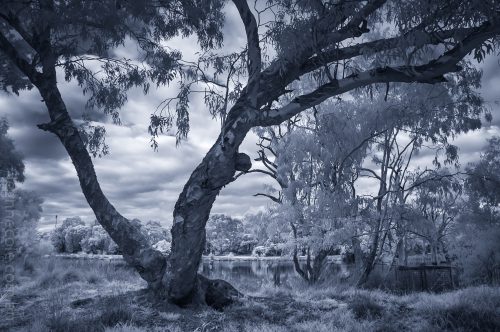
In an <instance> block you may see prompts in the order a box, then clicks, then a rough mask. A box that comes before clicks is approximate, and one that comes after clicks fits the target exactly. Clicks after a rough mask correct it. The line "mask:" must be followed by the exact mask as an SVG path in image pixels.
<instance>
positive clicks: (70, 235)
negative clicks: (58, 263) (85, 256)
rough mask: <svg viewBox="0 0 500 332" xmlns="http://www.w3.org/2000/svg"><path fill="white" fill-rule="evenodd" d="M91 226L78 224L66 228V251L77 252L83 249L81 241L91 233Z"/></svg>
mask: <svg viewBox="0 0 500 332" xmlns="http://www.w3.org/2000/svg"><path fill="white" fill-rule="evenodd" d="M90 231H91V230H90V227H88V226H85V225H76V226H74V227H70V228H68V229H67V230H66V232H65V234H64V246H65V251H66V252H68V253H75V252H79V251H82V246H81V244H80V242H81V241H82V240H83V239H84V238H85V237H87V236H88V233H90Z"/></svg>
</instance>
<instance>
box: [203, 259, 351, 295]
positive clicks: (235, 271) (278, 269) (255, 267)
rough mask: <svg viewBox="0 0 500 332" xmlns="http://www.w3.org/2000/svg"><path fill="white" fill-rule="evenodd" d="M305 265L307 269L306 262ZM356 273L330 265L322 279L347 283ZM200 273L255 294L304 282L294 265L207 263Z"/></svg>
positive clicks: (242, 262) (273, 263) (256, 261)
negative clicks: (262, 288)
mask: <svg viewBox="0 0 500 332" xmlns="http://www.w3.org/2000/svg"><path fill="white" fill-rule="evenodd" d="M301 264H304V265H305V262H302V263H301ZM352 269H353V266H352V265H347V264H344V263H333V262H328V263H327V264H326V266H325V268H324V271H323V273H322V278H323V279H324V281H326V282H327V283H328V282H331V283H339V282H345V281H346V280H347V279H348V276H349V275H350V274H351V273H352ZM200 272H201V273H202V274H203V275H205V276H207V277H209V278H213V279H224V280H226V281H229V282H231V283H232V284H234V285H244V286H245V287H248V288H250V289H253V288H255V290H257V289H259V288H260V286H261V285H262V284H274V285H280V286H287V285H292V284H293V283H294V282H298V281H300V280H301V277H300V276H299V275H298V273H297V272H296V271H295V268H294V266H293V262H292V261H273V260H254V261H237V260H235V261H217V260H203V263H202V266H200Z"/></svg>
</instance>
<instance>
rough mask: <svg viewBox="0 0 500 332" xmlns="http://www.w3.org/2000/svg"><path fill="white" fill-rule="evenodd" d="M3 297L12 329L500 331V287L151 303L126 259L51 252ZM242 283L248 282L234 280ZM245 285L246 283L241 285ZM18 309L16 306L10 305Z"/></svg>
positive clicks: (348, 290)
mask: <svg viewBox="0 0 500 332" xmlns="http://www.w3.org/2000/svg"><path fill="white" fill-rule="evenodd" d="M16 281H17V285H16V286H15V287H13V288H12V289H9V290H8V291H5V290H4V292H3V295H2V296H1V297H0V317H2V319H1V320H0V330H8V331H33V332H38V331H72V332H83V331H116V332H118V331H121V332H126V331H172V332H179V331H226V332H230V331H231V332H233V331H246V332H254V331H255V332H270V331H273V332H275V331H277V332H281V331H283V332H285V331H297V332H299V331H304V332H305V331H315V332H323V331H325V332H326V331H328V332H330V331H402V330H407V331H447V330H448V331H495V330H498V329H500V288H499V287H485V286H483V287H471V288H466V289H461V290H456V291H453V292H448V293H442V294H429V293H413V294H408V295H395V294H391V293H387V292H383V291H379V290H360V289H355V288H352V287H347V286H345V287H340V286H331V285H325V284H322V285H316V286H308V285H306V284H304V283H297V284H294V285H293V287H292V288H290V287H287V288H284V287H275V286H273V285H271V284H264V285H263V286H262V287H260V289H259V290H257V291H255V292H252V293H246V295H247V296H246V297H245V298H242V299H240V300H239V301H238V302H237V303H235V304H233V305H232V306H230V307H228V308H227V309H226V310H225V311H224V312H217V311H214V310H212V309H210V308H198V309H194V308H188V309H180V308H178V307H176V306H172V305H168V304H165V303H163V302H162V303H157V302H155V301H153V300H152V299H151V297H150V295H149V294H148V293H146V292H145V291H144V288H145V286H146V285H145V283H144V281H143V280H142V279H140V278H139V276H138V275H137V273H136V272H135V271H133V270H132V269H130V268H128V267H127V266H120V265H115V264H109V263H107V262H105V261H99V260H61V259H49V260H45V261H41V260H38V261H35V262H31V263H29V262H28V263H26V264H24V266H20V267H19V268H18V270H17V271H16ZM235 286H236V287H240V286H241V285H235ZM240 289H241V288H240ZM9 308H15V310H13V311H12V310H9Z"/></svg>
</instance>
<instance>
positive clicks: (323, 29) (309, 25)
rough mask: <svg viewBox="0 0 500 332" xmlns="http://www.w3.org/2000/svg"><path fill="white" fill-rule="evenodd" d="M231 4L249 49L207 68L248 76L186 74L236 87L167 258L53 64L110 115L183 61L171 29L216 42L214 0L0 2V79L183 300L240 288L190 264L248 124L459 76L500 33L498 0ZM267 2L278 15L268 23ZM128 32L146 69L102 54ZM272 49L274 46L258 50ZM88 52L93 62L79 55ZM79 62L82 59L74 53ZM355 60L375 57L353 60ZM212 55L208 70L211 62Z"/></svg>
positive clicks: (144, 267) (134, 248) (105, 213)
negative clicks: (85, 127)
mask: <svg viewBox="0 0 500 332" xmlns="http://www.w3.org/2000/svg"><path fill="white" fill-rule="evenodd" d="M232 3H233V5H235V6H236V9H237V12H238V13H239V15H240V17H241V21H242V24H243V25H244V28H245V34H246V38H247V43H246V44H247V47H246V49H245V50H244V51H243V52H242V53H241V56H235V57H234V59H235V60H233V62H232V63H231V64H233V65H229V66H222V67H219V68H216V71H215V73H219V72H220V71H223V72H226V73H228V77H230V76H231V75H233V74H235V73H241V71H242V70H241V67H242V66H240V67H239V69H238V66H237V64H238V63H240V64H242V63H244V64H245V68H246V75H245V76H246V83H245V85H244V86H243V83H241V80H239V81H237V82H233V83H232V84H233V85H232V88H230V87H229V85H230V84H225V85H224V84H219V83H220V82H218V80H217V79H216V78H215V77H208V75H206V73H204V72H203V71H194V72H193V71H191V72H190V75H188V76H189V78H191V79H193V80H194V81H198V82H199V83H206V84H211V85H217V84H219V85H221V86H224V87H225V88H226V91H229V90H231V91H230V92H228V93H227V94H226V98H222V108H220V109H219V110H217V111H215V112H214V113H215V114H219V115H221V118H222V119H223V121H222V127H221V132H220V135H219V136H218V138H217V140H216V141H215V142H214V145H213V146H212V147H211V149H210V150H209V151H208V152H207V154H206V156H205V157H204V158H203V160H202V162H201V163H200V164H199V165H198V167H196V169H195V170H194V171H193V173H192V174H191V176H190V178H189V180H188V181H187V183H186V184H185V186H184V188H183V190H182V192H181V194H180V196H179V199H178V201H177V203H176V205H175V208H174V211H173V217H174V224H173V226H172V251H171V254H170V257H169V258H168V259H167V260H166V261H165V259H164V258H163V257H161V255H160V254H159V253H157V252H155V251H154V250H152V249H151V247H150V246H149V245H148V243H147V241H146V239H145V237H144V236H143V235H142V234H141V233H140V231H139V230H138V229H137V227H135V226H134V225H133V224H131V223H130V222H129V221H128V220H127V219H126V218H124V217H123V216H121V215H120V214H119V213H118V212H117V211H116V209H115V208H114V207H113V205H112V204H111V203H110V202H109V201H108V200H107V198H106V196H105V195H104V193H103V192H102V190H101V189H100V187H99V183H98V181H97V177H96V175H95V172H94V168H93V165H92V160H91V158H90V155H89V152H88V150H87V148H86V146H85V144H84V143H85V142H84V140H83V139H82V134H81V132H80V131H79V130H78V128H77V127H76V126H75V125H74V123H73V121H72V119H71V118H70V116H69V113H68V112H67V109H66V105H65V104H64V101H63V98H62V96H61V94H60V93H59V90H58V83H57V80H56V67H57V66H58V65H60V64H61V61H62V63H63V67H64V69H65V71H66V78H67V79H71V78H75V79H76V80H77V81H78V82H79V83H80V84H81V85H82V87H83V88H84V91H86V92H87V93H89V96H90V99H89V102H90V104H91V106H97V107H100V108H102V109H104V111H105V112H107V113H109V114H111V115H112V116H113V118H115V119H118V113H117V109H119V108H120V106H122V105H123V103H124V102H125V100H126V96H125V95H124V94H123V93H122V90H126V89H127V88H130V87H131V86H135V85H141V86H143V87H144V89H145V90H146V91H147V90H148V87H149V86H148V84H147V82H148V79H153V80H155V81H157V82H160V83H167V82H169V81H171V80H172V79H173V78H174V76H173V75H172V68H175V67H176V64H177V63H178V61H177V60H178V59H177V57H176V56H175V54H172V53H171V52H167V51H165V49H163V48H161V47H159V46H161V45H160V41H161V40H163V39H166V38H168V37H171V36H173V35H176V34H177V33H179V31H180V32H181V33H183V34H188V33H191V32H196V33H197V35H198V37H199V39H200V43H201V45H202V46H204V47H206V48H209V47H210V46H214V40H215V42H217V38H214V35H215V36H217V29H218V28H220V24H221V18H220V13H221V11H220V5H221V4H220V2H218V1H213V2H212V1H209V2H203V1H195V0H191V1H188V0H185V1H169V2H167V1H151V2H149V1H140V2H136V1H133V2H132V1H102V2H99V3H96V2H94V1H70V0H68V1H64V2H55V1H51V0H40V1H31V2H22V3H20V2H17V1H3V2H2V7H1V9H0V24H1V25H0V51H1V52H0V61H1V63H2V68H6V70H5V71H4V73H3V75H2V76H3V80H2V87H11V88H12V89H14V90H18V89H22V88H26V87H29V86H35V87H36V88H37V89H38V91H39V92H40V94H41V96H42V98H43V100H44V103H45V105H46V107H47V109H48V112H49V115H50V120H51V121H50V122H49V123H47V124H44V125H40V126H39V127H40V128H41V129H43V130H48V131H50V132H52V133H54V134H55V135H57V136H58V137H59V139H60V140H61V142H62V144H63V145H64V146H65V148H66V150H67V152H68V154H69V155H70V157H71V159H72V161H73V164H74V165H75V168H76V170H77V174H78V177H79V180H80V184H81V187H82V191H83V193H84V195H85V197H86V199H87V201H88V203H89V205H90V206H91V208H92V209H93V211H94V213H95V214H96V217H97V220H98V221H99V222H100V223H101V224H102V225H103V227H104V228H105V229H106V231H107V232H108V233H110V235H111V237H112V238H113V239H114V240H115V242H116V243H117V244H118V245H119V246H120V247H121V249H122V251H123V252H124V257H125V259H126V260H127V261H128V262H129V263H131V264H132V265H133V266H135V267H136V268H137V270H138V271H139V272H140V273H141V276H142V277H143V278H144V279H145V280H147V281H148V282H149V284H150V285H151V286H152V287H156V288H160V289H163V290H165V291H166V294H167V295H168V298H169V299H170V300H171V301H173V302H175V303H178V304H188V303H193V302H194V303H208V304H210V305H213V306H222V305H224V304H225V303H227V302H229V301H230V300H231V298H232V297H234V296H236V295H238V292H236V291H235V290H234V288H232V287H231V286H230V285H229V284H227V283H224V282H221V281H210V280H207V279H206V278H203V277H201V276H199V275H198V273H197V270H198V265H199V263H200V260H201V255H202V251H203V246H204V241H205V224H206V221H207V219H208V216H209V213H210V209H211V207H212V204H213V203H214V201H215V199H216V197H217V195H218V194H219V192H220V190H221V189H222V188H223V187H224V186H226V185H228V184H229V183H231V182H232V181H234V179H235V174H236V172H237V171H241V172H246V171H248V170H249V168H250V167H251V164H250V159H249V157H248V156H247V155H245V154H243V153H240V152H239V151H238V150H239V146H240V145H241V143H242V142H243V140H244V138H245V136H246V134H247V133H248V132H249V131H250V130H251V129H252V128H254V127H258V126H272V125H278V124H280V123H282V122H283V121H285V120H287V119H290V118H291V117H293V116H295V115H297V114H299V113H300V112H302V111H304V110H307V109H309V108H311V107H313V106H315V105H319V104H320V103H322V102H323V101H325V100H327V99H328V98H331V97H334V96H339V95H341V94H344V93H348V92H350V91H352V90H355V89H362V88H365V87H368V86H373V85H377V84H384V85H387V84H390V83H391V82H403V83H426V84H439V83H441V82H445V81H446V77H445V76H444V75H447V74H450V73H454V72H457V71H460V70H461V69H462V66H463V65H461V64H460V63H461V62H463V61H465V60H464V58H465V57H466V56H467V55H468V54H470V53H471V52H472V53H473V55H474V57H475V58H476V59H479V60H481V59H482V58H483V57H484V56H485V54H486V53H488V52H491V51H492V50H493V49H494V47H496V46H498V35H499V34H500V22H499V20H500V19H499V14H500V13H499V10H500V8H499V5H498V3H497V2H496V1H493V0H487V1H479V0H478V1H472V2H471V1H460V0H449V1H432V2H430V1H427V0H425V1H424V0H408V1H396V0H392V1H391V0H368V1H356V2H352V1H343V0H339V1H299V0H297V1H288V0H287V1H282V0H276V1H271V2H266V3H265V4H264V3H263V4H262V5H263V6H264V7H265V8H263V9H261V10H259V9H256V8H254V9H253V10H252V9H250V7H249V5H248V3H247V2H246V0H233V1H232ZM144 8H146V9H149V10H145V9H144ZM266 8H267V12H268V13H269V12H272V13H274V14H273V15H272V18H271V20H270V21H269V22H267V23H266V22H264V23H263V21H262V20H261V16H262V15H263V14H264V12H265V11H266ZM103 22H105V23H106V24H104V26H103ZM127 22H128V23H130V24H125V23H127ZM387 27H391V28H390V29H387ZM75 35H76V37H75ZM125 36H130V37H131V38H133V39H135V40H136V41H137V43H138V44H139V45H140V46H141V47H142V48H143V50H144V51H145V53H146V55H147V56H145V57H144V59H143V60H144V62H145V63H147V64H148V66H149V67H148V68H152V69H151V70H146V71H143V70H141V68H142V67H140V66H134V65H133V64H131V62H125V63H124V62H120V61H116V60H117V59H116V58H113V56H112V54H110V52H109V51H110V50H111V49H112V48H113V47H114V46H116V45H118V44H120V43H121V42H122V41H123V39H124V38H125ZM82 37H83V38H82ZM82 39H83V40H82ZM89 45H91V47H89ZM261 47H262V49H261ZM271 47H275V52H269V53H266V50H268V49H270V48H271ZM429 52H430V53H432V54H433V57H432V58H430V60H429V58H428V57H424V56H423V55H424V54H425V55H427V54H429ZM88 55H90V60H89V59H84V56H88ZM94 55H97V58H98V59H99V60H102V59H103V58H104V59H106V60H108V61H106V62H105V65H103V69H104V72H105V74H106V75H105V76H106V77H107V78H110V79H108V80H104V82H103V80H101V79H100V77H95V76H93V75H91V74H90V73H89V72H88V71H87V70H84V69H82V68H81V66H80V65H81V64H82V61H83V64H85V61H92V60H95V59H94V58H93V57H92V56H94ZM75 57H76V58H77V59H76V60H81V61H80V62H79V61H74V60H75ZM359 57H365V58H371V59H373V61H372V62H370V64H369V65H365V66H359V65H355V66H353V65H352V64H353V63H354V64H356V61H355V60H356V59H357V58H359ZM230 58H231V57H228V58H226V59H230ZM99 60H95V61H99ZM382 60H383V61H382ZM214 63H215V67H217V65H218V64H220V61H215V62H214ZM365 63H368V62H365ZM71 65H73V67H72V66H71ZM106 65H107V66H106ZM129 65H131V66H132V67H129ZM83 67H85V66H83ZM110 68H112V70H111V69H110ZM106 69H108V70H106ZM304 75H313V76H315V77H317V78H318V79H317V81H316V84H315V85H314V86H311V87H309V90H304V89H296V90H293V91H291V90H290V88H291V87H293V85H294V82H296V81H297V80H300V78H301V77H302V76H304ZM219 76H220V75H219ZM5 77H7V78H8V80H5V79H4V78H5ZM229 81H232V80H230V79H229V80H228V81H226V82H229ZM6 82H7V83H6ZM99 82H100V83H99ZM101 83H102V84H104V85H102V84H101ZM106 84H107V85H106ZM183 86H184V89H181V90H182V94H181V95H180V96H179V98H178V103H177V107H176V111H177V112H176V113H177V118H176V124H177V127H178V129H179V130H180V135H178V137H181V138H182V137H184V136H185V135H186V134H187V128H188V118H189V117H188V116H187V98H186V96H188V95H189V92H190V91H189V86H190V85H186V84H184V85H183ZM103 87H105V88H103ZM106 87H108V88H107V89H106ZM228 96H230V97H231V98H228ZM215 100H216V101H217V102H215V103H214V99H210V98H208V99H207V102H208V103H209V107H210V106H213V105H217V106H220V104H221V103H220V101H221V99H220V98H219V99H218V98H215ZM230 101H231V102H230ZM172 119H173V117H170V116H165V117H162V116H160V117H158V116H157V117H152V126H151V127H150V131H151V132H152V133H153V134H158V133H159V132H161V130H162V129H165V128H166V127H169V126H171V125H172ZM95 133H96V131H94V132H93V134H95ZM99 133H100V132H99V131H98V132H97V134H99ZM88 148H89V149H90V148H91V146H89V147H88ZM90 150H91V149H90ZM91 152H92V151H91Z"/></svg>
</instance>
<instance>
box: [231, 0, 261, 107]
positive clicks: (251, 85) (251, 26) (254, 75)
mask: <svg viewBox="0 0 500 332" xmlns="http://www.w3.org/2000/svg"><path fill="white" fill-rule="evenodd" d="M233 3H234V4H235V6H236V8H237V9H238V12H239V14H240V17H241V20H242V21H243V25H244V26H245V32H246V36H247V43H248V59H247V65H248V85H247V90H248V92H249V95H250V100H251V102H252V104H253V105H252V106H253V107H256V106H257V91H258V90H259V81H260V73H261V68H262V58H261V51H260V45H259V29H258V26H257V21H256V20H255V16H254V15H253V13H252V11H251V10H250V8H249V7H248V3H247V0H233Z"/></svg>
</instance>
